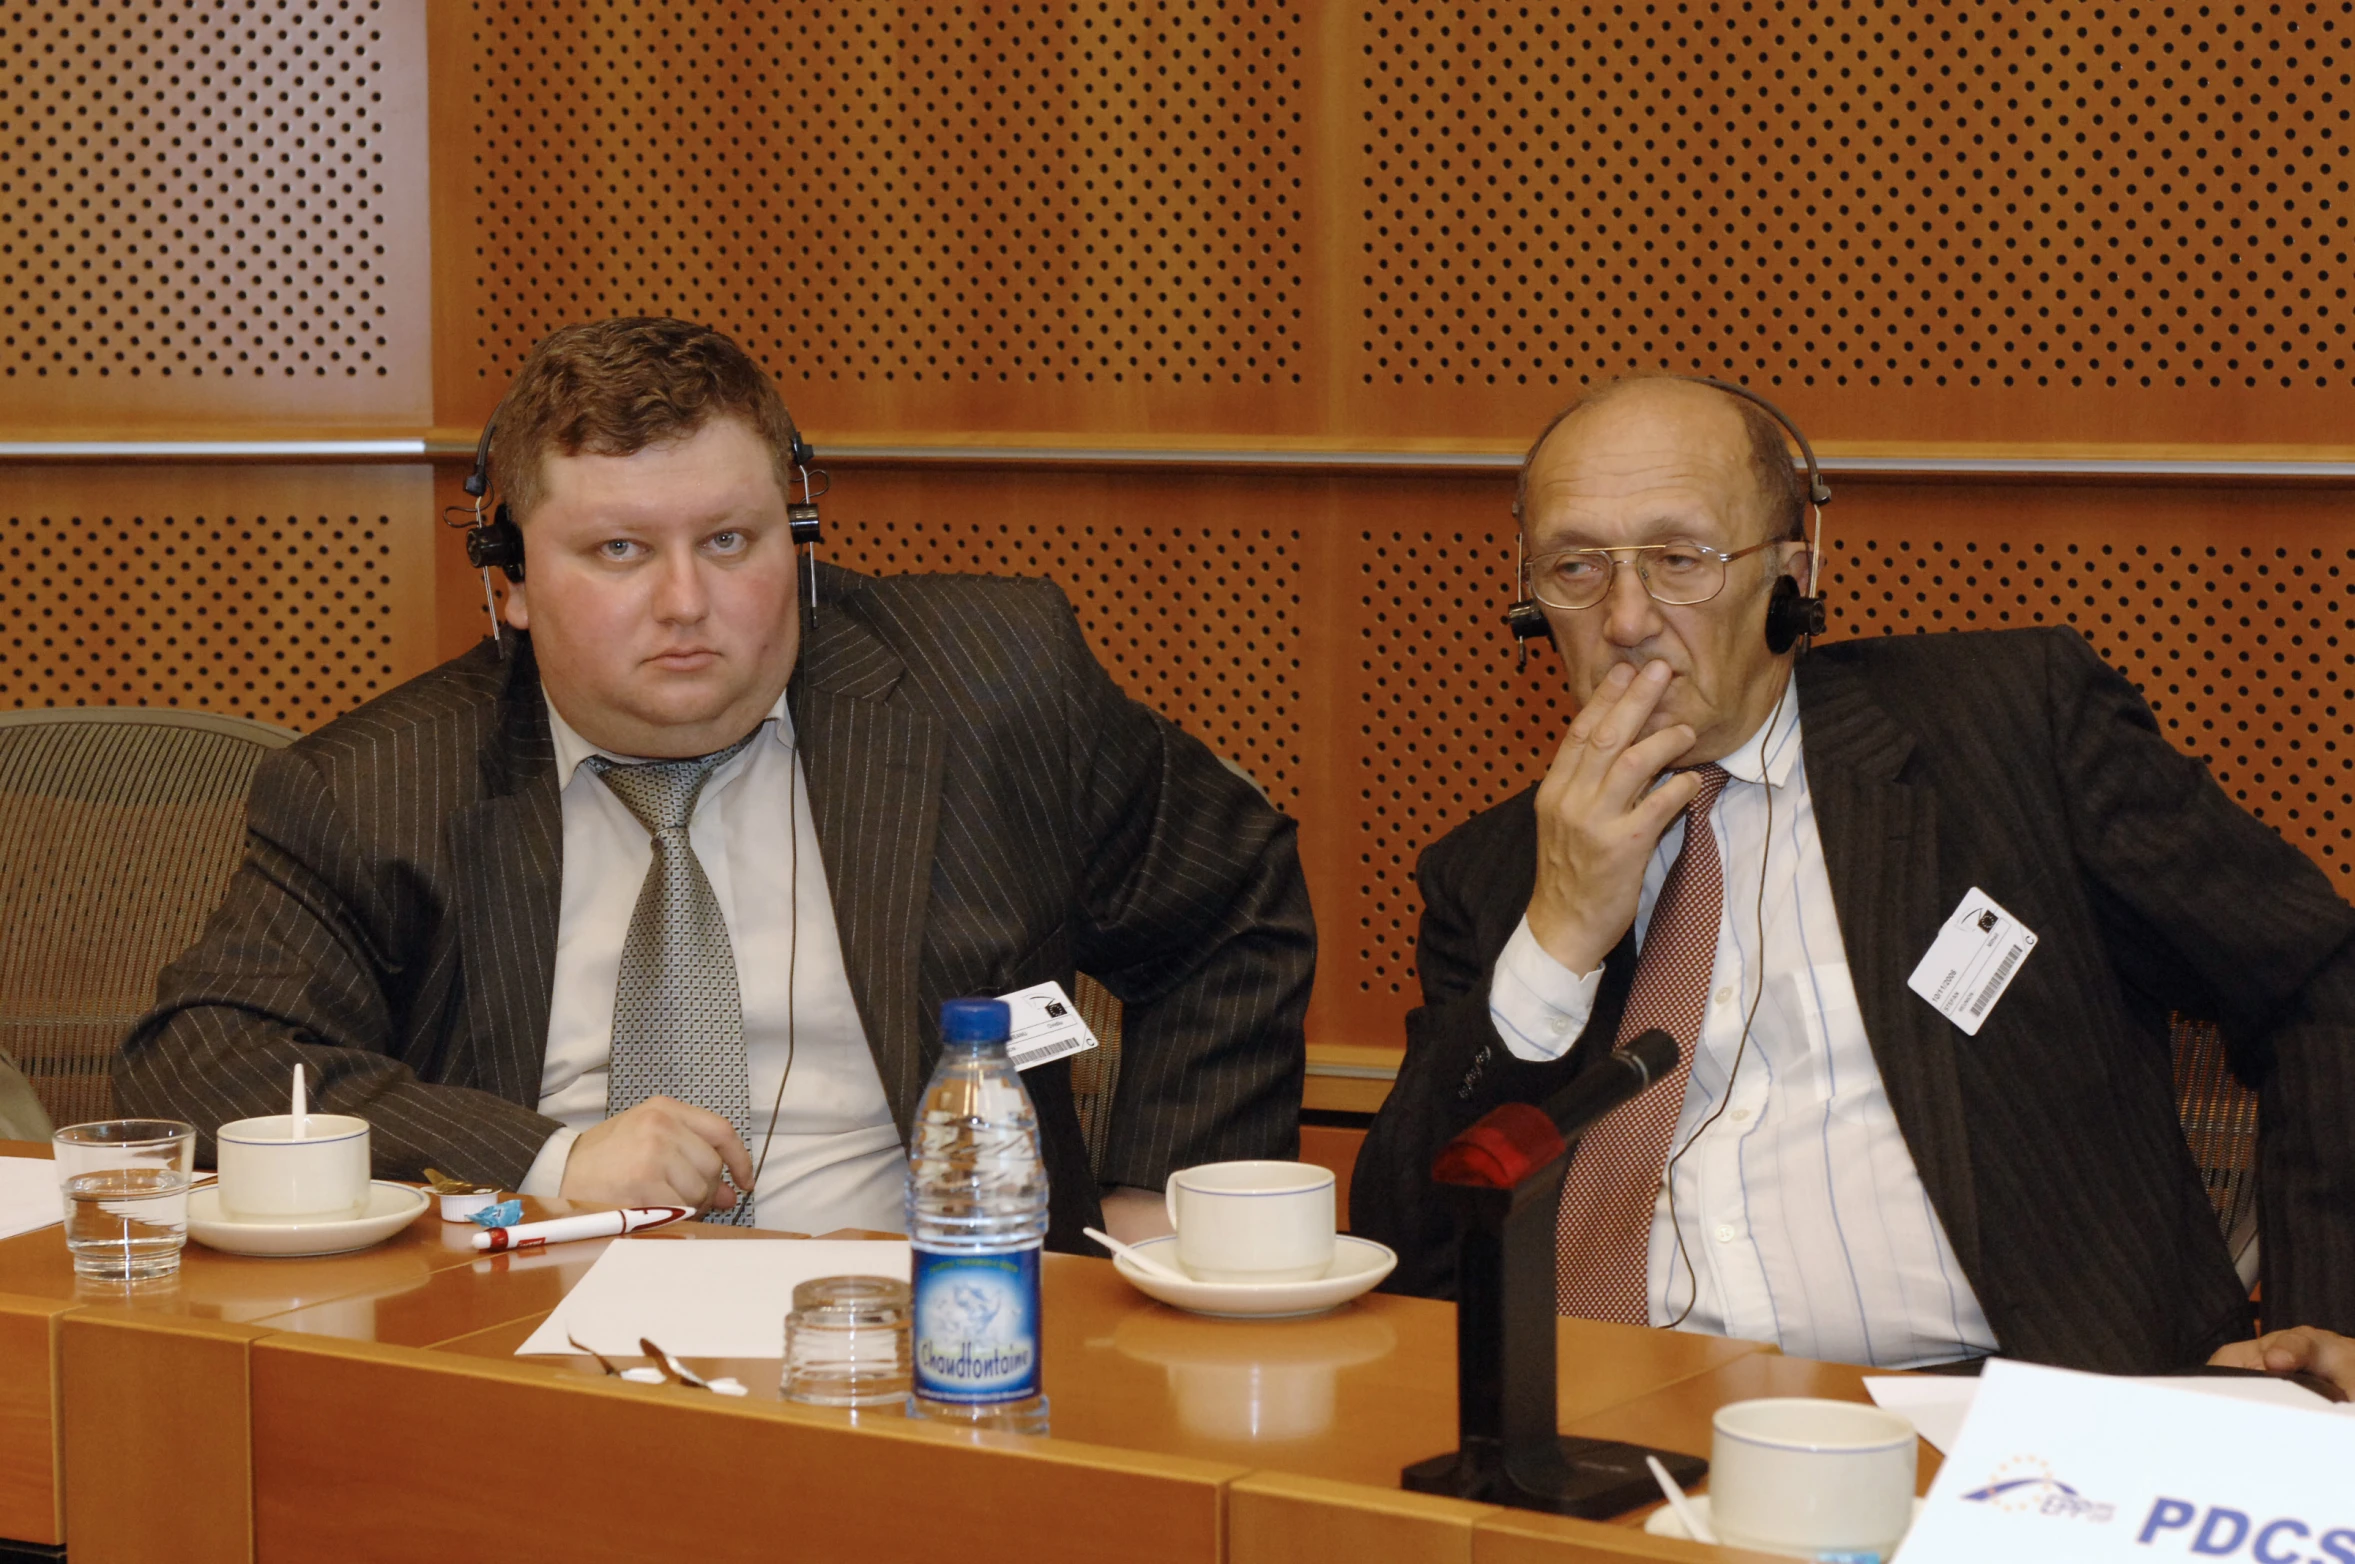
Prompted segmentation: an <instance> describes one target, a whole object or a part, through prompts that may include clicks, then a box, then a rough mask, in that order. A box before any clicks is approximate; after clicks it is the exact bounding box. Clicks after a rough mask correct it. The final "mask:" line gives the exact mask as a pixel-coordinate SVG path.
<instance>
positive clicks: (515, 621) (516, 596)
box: [499, 581, 532, 630]
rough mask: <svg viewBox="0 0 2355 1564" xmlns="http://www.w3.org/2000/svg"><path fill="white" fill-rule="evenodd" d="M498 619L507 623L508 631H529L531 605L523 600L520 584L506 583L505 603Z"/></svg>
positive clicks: (517, 582)
mask: <svg viewBox="0 0 2355 1564" xmlns="http://www.w3.org/2000/svg"><path fill="white" fill-rule="evenodd" d="M499 617H500V618H502V619H504V620H506V621H507V628H508V629H510V630H529V629H530V628H531V627H532V615H531V605H530V604H529V603H526V602H525V601H524V600H523V583H522V582H520V581H510V582H508V583H507V601H506V603H505V604H503V605H502V606H501V608H500V611H499Z"/></svg>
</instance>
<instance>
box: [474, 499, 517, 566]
mask: <svg viewBox="0 0 2355 1564" xmlns="http://www.w3.org/2000/svg"><path fill="white" fill-rule="evenodd" d="M466 562H467V563H468V564H470V565H472V566H473V567H474V568H475V569H477V570H492V569H496V570H499V571H501V572H503V573H505V575H506V577H507V579H508V580H510V581H521V580H522V579H523V529H522V528H521V527H518V526H517V525H516V524H515V518H514V517H512V516H510V515H508V514H507V506H506V504H505V502H504V501H502V502H501V503H500V505H499V508H498V509H497V510H495V511H493V512H492V513H491V519H490V520H489V521H487V522H485V523H483V524H482V525H481V526H479V527H475V528H473V529H472V530H470V531H469V532H468V533H467V534H466Z"/></svg>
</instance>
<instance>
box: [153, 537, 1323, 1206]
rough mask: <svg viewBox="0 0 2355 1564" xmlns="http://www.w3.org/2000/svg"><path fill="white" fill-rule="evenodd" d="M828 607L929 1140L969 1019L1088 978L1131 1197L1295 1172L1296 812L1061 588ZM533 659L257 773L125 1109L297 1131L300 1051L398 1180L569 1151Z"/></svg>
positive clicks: (861, 989)
mask: <svg viewBox="0 0 2355 1564" xmlns="http://www.w3.org/2000/svg"><path fill="white" fill-rule="evenodd" d="M819 595H820V597H821V599H822V600H823V602H824V604H825V606H824V607H822V608H820V609H818V610H816V611H815V612H814V613H810V614H809V618H808V620H807V634H806V637H805V640H804V643H803V649H802V654H801V662H800V665H799V666H798V667H797V668H796V670H795V672H794V676H793V681H792V684H791V686H790V688H789V690H788V699H789V702H790V706H791V710H792V712H793V718H794V724H795V730H796V732H797V733H798V735H799V740H800V744H801V750H802V757H803V764H804V767H805V768H806V771H807V774H808V779H809V790H810V800H811V804H812V807H813V811H814V813H815V816H816V821H817V830H818V839H819V841H820V843H821V844H822V846H823V848H824V852H825V859H826V876H827V882H828V885H829V887H830V889H831V891H832V895H833V901H834V910H835V918H836V921H837V923H838V924H839V926H840V931H841V937H842V950H843V957H844V963H845V965H846V966H847V968H848V970H849V974H850V982H851V989H852V992H853V994H854V996H855V998H856V1000H857V1003H858V1009H859V1015H860V1018H861V1020H862V1021H863V1022H864V1023H865V1027H866V1032H867V1037H868V1039H869V1042H870V1044H871V1045H872V1047H873V1049H874V1054H875V1065H876V1068H877V1070H878V1071H880V1072H881V1074H882V1078H883V1087H884V1093H885V1095H886V1096H887V1097H888V1098H889V1099H890V1101H891V1104H892V1108H893V1111H894V1113H895V1114H896V1115H897V1117H898V1119H899V1124H900V1129H901V1132H902V1134H903V1135H904V1134H905V1133H906V1132H907V1129H908V1127H909V1124H910V1121H911V1119H912V1116H913V1114H914V1111H915V1108H916V1104H917V1099H918V1097H919V1096H920V1094H921V1092H922V1089H923V1085H924V1082H925V1081H926V1079H927V1078H928V1077H929V1075H930V1072H931V1068H932V1064H933V1062H934V1060H935V1058H936V1057H937V1055H938V1053H939V1043H940V1039H939V1009H940V1003H941V1001H943V1000H945V999H950V998H954V997H956V996H959V995H963V994H995V993H1003V992H1006V991H1008V990H1011V989H1014V988H1019V987H1023V986H1026V985H1029V984H1032V983H1037V982H1041V981H1043V980H1045V979H1047V978H1056V979H1059V980H1061V981H1062V982H1063V983H1064V984H1065V985H1066V986H1068V985H1069V984H1070V982H1071V979H1072V975H1073V973H1074V972H1075V971H1085V972H1087V973H1089V974H1090V975H1092V976H1094V977H1095V978H1096V979H1097V980H1098V981H1100V982H1101V983H1103V985H1104V986H1105V987H1106V988H1107V989H1109V990H1110V991H1111V992H1112V993H1113V994H1114V995H1116V996H1117V997H1118V998H1120V999H1121V1000H1122V1001H1123V1003H1124V1006H1125V1014H1124V1024H1123V1034H1124V1035H1123V1048H1122V1061H1121V1073H1120V1080H1119V1087H1118V1095H1117V1100H1116V1102H1115V1103H1114V1105H1113V1120H1112V1126H1111V1135H1110V1145H1109V1149H1108V1151H1107V1154H1106V1159H1105V1166H1104V1167H1103V1169H1102V1170H1101V1176H1102V1178H1103V1179H1104V1180H1105V1181H1106V1182H1108V1183H1124V1184H1137V1185H1143V1186H1145V1187H1148V1188H1157V1187H1159V1185H1160V1183H1161V1181H1162V1180H1163V1178H1164V1177H1165V1176H1166V1175H1167V1174H1168V1172H1169V1171H1170V1170H1172V1169H1174V1168H1178V1167H1183V1166H1186V1165H1188V1164H1191V1163H1196V1162H1205V1161H1214V1160H1218V1159H1222V1158H1230V1157H1289V1156H1292V1155H1294V1154H1295V1152H1296V1150H1297V1147H1298V1137H1299V1105H1300V1091H1301V1080H1302V1076H1303V1072H1304V1056H1303V1052H1302V1039H1301V1022H1302V1016H1303V1014H1304V1012H1305V1010H1306V1007H1307V1002H1308V990H1309V981H1310V977H1311V974H1312V972H1313V969H1314V965H1315V934H1314V931H1313V927H1312V925H1311V922H1310V918H1309V907H1308V892H1307V887H1306V884H1305V883H1304V881H1303V880H1302V878H1301V874H1300V868H1299V863H1298V859H1297V856H1296V854H1295V851H1294V845H1293V828H1292V822H1291V821H1290V820H1288V819H1286V818H1285V817H1283V816H1282V815H1279V814H1277V813H1276V812H1275V811H1274V810H1272V809H1270V808H1269V807H1268V805H1267V804H1266V802H1265V801H1264V800H1263V799H1262V798H1261V797H1260V795H1259V794H1258V793H1257V792H1256V791H1255V790H1254V789H1253V788H1252V787H1251V786H1250V785H1249V784H1248V783H1247V782H1245V781H1243V780H1242V779H1240V778H1238V777H1236V776H1235V775H1233V774H1232V773H1230V772H1229V771H1228V770H1227V769H1226V768H1225V767H1223V766H1222V765H1220V764H1219V762H1218V760H1217V759H1216V757H1214V756H1213V755H1211V753H1210V752H1209V751H1208V750H1206V749H1204V748H1203V747H1202V746H1201V745H1200V744H1199V743H1197V742H1195V741H1194V740H1193V739H1191V738H1188V737H1187V736H1186V735H1185V734H1183V733H1182V732H1180V731H1179V730H1178V729H1177V728H1175V727H1173V726H1172V725H1170V724H1169V723H1167V722H1165V721H1163V720H1162V719H1161V718H1159V717H1157V716H1155V715H1154V714H1153V713H1151V712H1149V711H1147V710H1146V709H1145V708H1143V707H1141V706H1139V705H1137V704H1135V703H1134V702H1131V701H1129V700H1127V699H1125V698H1124V697H1122V696H1121V694H1120V692H1119V691H1118V690H1117V689H1116V688H1115V687H1114V686H1113V684H1112V681H1111V679H1110V678H1109V677H1108V676H1107V675H1106V674H1105V672H1104V670H1103V668H1102V667H1101V666H1100V665H1099V664H1098V663H1097V662H1096V660H1095V658H1094V656H1093V655H1092V653H1091V652H1090V651H1089V649H1088V647H1087V643H1086V641H1085V640H1084V639H1083V638H1082V636H1081V634H1080V631H1079V626H1078V624H1077V622H1076V621H1075V620H1074V618H1073V616H1072V613H1071V609H1070V605H1069V604H1068V603H1067V602H1065V600H1064V599H1063V596H1062V594H1061V593H1060V592H1058V591H1057V590H1056V589H1055V588H1054V586H1053V585H1051V584H1050V583H1047V582H1042V581H999V580H989V579H985V578H977V577H948V576H899V577H893V578H889V579H881V580H878V579H873V578H869V577H866V576H861V575H857V574H854V573H852V572H849V571H843V570H836V569H833V568H831V567H824V566H821V567H820V573H819ZM805 612H808V611H806V610H805ZM518 644H519V647H520V650H519V651H518V652H517V653H516V654H515V655H514V656H513V657H511V658H510V659H509V660H507V661H505V662H502V661H501V660H500V659H499V657H498V655H497V654H496V653H495V652H494V651H493V650H492V649H491V647H490V646H489V645H488V644H487V643H486V644H485V645H484V646H482V647H479V648H477V649H476V650H475V651H472V652H469V653H468V654H467V655H465V656H463V657H461V658H458V659H457V660H456V661H454V662H451V663H448V664H445V665H444V666H442V667H440V668H438V669H435V670H434V671H433V672H431V673H428V674H425V675H423V676H422V677H420V678H417V679H415V680H412V681H411V682H410V683H408V684H406V685H403V686H402V687H401V688H399V689H397V690H395V691H393V692H391V693H390V694H388V695H386V696H384V697H382V698H380V699H378V700H375V701H371V702H370V703H368V704H367V705H365V706H363V707H361V708H360V709H359V710H357V711H355V712H353V713H351V714H350V715H349V716H346V717H344V718H341V719H340V720H338V721H336V722H334V723H332V724H330V725H329V726H328V727H326V728H323V729H321V730H320V731H319V732H317V733H315V734H312V735H311V736H309V737H308V738H305V739H303V740H302V741H301V742H299V743H297V744H295V745H293V746H291V747H290V748H288V749H285V750H282V751H279V752H277V753H275V754H273V755H271V756H270V757H269V758H268V759H266V760H265V761H264V762H263V764H262V769H261V771H260V773H259V775H258V776H257V777H256V779H255V783H254V790H253V795H252V799H251V802H250V804H249V807H248V817H247V830H248V846H247V853H246V858H245V862H244V864H243V866H242V867H241V868H240V869H239V871H238V872H237V874H236V876H235V878H234V880H233V882H232V884H231V886H230V889H229V892H228V895H227V897H226V899H225V900H224V902H223V904H222V906H221V908H220V909H219V911H218V912H216V913H215V914H214V916H213V919H212V921H211V923H210V924H209V925H208V926H207V928H206V930H205V932H204V934H203V935H202V936H201V937H200V938H199V939H198V941H197V943H196V944H195V945H194V946H192V947H191V948H190V949H189V950H188V951H187V952H186V953H185V954H184V955H182V956H181V957H180V959H179V960H178V961H176V962H174V963H173V964H172V966H170V967H169V968H167V969H166V970H165V972H164V974H163V977H162V979H161V981H160V984H159V989H158V995H157V1001H156V1008H155V1010H154V1011H153V1012H152V1013H151V1014H149V1015H148V1016H147V1017H146V1018H145V1019H143V1020H142V1021H141V1022H140V1023H139V1025H138V1027H137V1028H136V1029H135V1030H134V1031H133V1032H132V1034H131V1036H130V1038H129V1040H128V1041H127V1043H126V1045H125V1047H124V1051H123V1055H122V1058H121V1061H120V1063H119V1064H118V1066H117V1070H116V1089H117V1091H118V1092H119V1093H120V1094H121V1097H122V1101H123V1104H124V1108H125V1111H127V1112H138V1113H157V1114H169V1115H171V1116H174V1117H180V1118H186V1119H189V1120H192V1121H193V1122H195V1123H196V1124H197V1125H198V1126H199V1127H200V1128H201V1129H204V1130H207V1131H209V1130H210V1129H212V1128H213V1127H214V1126H216V1125H218V1124H221V1123H223V1122H225V1121H227V1120H230V1119H234V1118H240V1117H244V1116H246V1115H249V1114H263V1113H270V1112H277V1111H283V1102H284V1098H285V1091H286V1086H285V1083H286V1080H287V1077H288V1074H289V1069H288V1067H289V1066H290V1065H291V1064H293V1063H294V1062H295V1061H297V1060H301V1061H303V1062H305V1063H307V1064H308V1065H310V1066H311V1070H312V1074H313V1079H314V1080H315V1081H316V1082H318V1083H319V1084H318V1092H317V1095H316V1096H315V1097H314V1101H316V1102H319V1103H320V1104H321V1106H322V1108H323V1109H324V1110H325V1111H331V1112H342V1113H356V1114H359V1115H361V1116H363V1117H365V1118H366V1119H368V1120H369V1121H370V1123H371V1125H372V1126H373V1128H374V1146H375V1152H376V1162H377V1170H378V1172H379V1173H380V1174H383V1175H386V1176H399V1177H414V1176H416V1175H417V1174H418V1173H419V1171H420V1170H421V1169H422V1168H423V1167H424V1166H425V1165H426V1164H428V1163H432V1164H434V1165H436V1166H440V1167H445V1168H449V1169H451V1170H453V1171H458V1172H463V1173H465V1174H467V1175H469V1176H472V1177H475V1178H480V1179H485V1180H494V1179H495V1180H498V1181H500V1182H503V1183H505V1184H507V1185H508V1186H509V1187H512V1186H513V1185H514V1184H515V1182H516V1181H517V1180H519V1179H521V1178H522V1177H523V1174H524V1172H525V1170H526V1169H527V1168H528V1167H529V1165H530V1163H531V1160H532V1158H533V1156H534V1155H535V1154H536V1153H537V1152H538V1150H539V1147H540V1145H541V1143H542V1142H543V1141H545V1140H546V1139H547V1137H548V1135H549V1134H550V1133H551V1132H553V1131H554V1130H555V1128H556V1127H557V1126H556V1123H555V1121H554V1120H552V1119H548V1118H544V1117H542V1116H541V1115H540V1113H539V1112H538V1111H537V1108H536V1104H537V1102H538V1100H539V1093H540V1069H541V1062H542V1058H543V1055H544V1052H545V1049H546V1045H547V1030H548V1011H549V990H550V984H551V981H552V975H553V972H554V969H555V959H556V932H557V928H556V925H557V908H558V891H559V889H560V886H561V881H562V874H563V865H562V862H561V858H562V844H563V829H562V824H561V819H560V814H559V805H558V780H557V777H556V772H555V758H554V751H553V748H552V746H551V743H550V739H549V735H548V719H547V709H546V706H545V704H544V701H543V698H542V696H541V693H540V683H539V678H538V674H537V670H536V667H535V665H534V663H533V661H532V657H531V651H530V642H529V640H528V638H518ZM790 829H791V827H790V825H789V824H788V823H787V822H784V821H780V822H778V841H779V843H780V844H782V843H783V842H784V841H785V840H786V833H787V832H789V831H790ZM780 850H782V848H781V846H780ZM1024 1078H1025V1080H1026V1081H1027V1083H1028V1085H1029V1087H1030V1090H1031V1092H1032V1095H1033V1096H1034V1097H1035V1098H1036V1100H1037V1102H1038V1107H1039V1113H1040V1122H1041V1132H1042V1137H1043V1140H1044V1142H1045V1148H1046V1152H1047V1159H1048V1168H1049V1175H1050V1178H1051V1179H1052V1182H1053V1188H1054V1202H1053V1203H1054V1210H1053V1220H1052V1228H1051V1233H1050V1240H1051V1241H1053V1242H1056V1243H1057V1244H1058V1245H1059V1246H1061V1247H1076V1246H1077V1245H1078V1244H1079V1243H1080V1241H1081V1240H1080V1238H1079V1228H1080V1226H1081V1225H1083V1224H1084V1223H1088V1222H1094V1221H1097V1220H1098V1218H1099V1214H1100V1212H1099V1206H1098V1202H1097V1190H1096V1184H1095V1180H1094V1178H1093V1177H1091V1176H1090V1173H1089V1170H1088V1166H1087V1156H1086V1148H1085V1146H1084V1144H1083V1142H1082V1140H1081V1138H1080V1130H1079V1124H1078V1119H1077V1117H1076V1114H1075V1112H1074V1109H1073V1102H1072V1094H1071V1082H1070V1067H1069V1064H1068V1062H1058V1063H1054V1064H1048V1065H1042V1066H1040V1067H1038V1068H1036V1069H1033V1070H1031V1071H1029V1072H1028V1073H1027V1074H1026V1076H1025V1077H1024ZM209 1149H210V1148H209V1143H208V1145H207V1147H206V1150H207V1152H208V1153H209Z"/></svg>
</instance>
